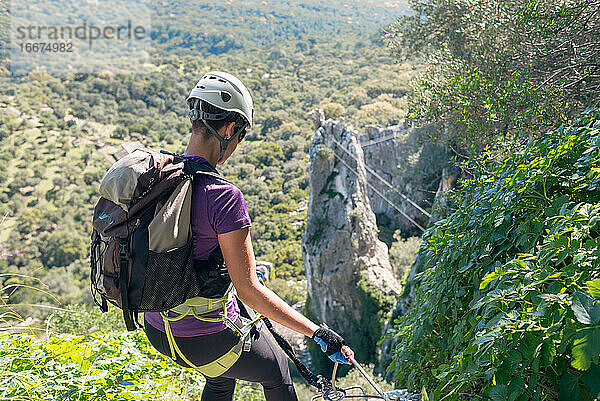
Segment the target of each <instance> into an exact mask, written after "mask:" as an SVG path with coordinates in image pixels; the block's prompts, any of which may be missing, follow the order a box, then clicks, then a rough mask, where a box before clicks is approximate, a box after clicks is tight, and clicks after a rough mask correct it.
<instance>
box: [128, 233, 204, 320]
mask: <svg viewBox="0 0 600 401" xmlns="http://www.w3.org/2000/svg"><path fill="white" fill-rule="evenodd" d="M199 292H200V287H199V283H198V277H197V275H196V272H195V270H194V259H193V245H192V240H191V238H190V240H189V241H188V243H187V244H186V245H185V246H183V247H181V248H176V249H173V250H170V251H167V252H160V253H157V252H153V251H148V261H147V265H146V274H145V285H144V289H143V291H142V296H141V299H140V303H139V306H138V310H141V311H162V310H167V309H170V308H173V307H175V306H177V305H180V304H182V303H183V302H185V300H186V299H188V298H193V297H195V296H197V295H198V293H199Z"/></svg>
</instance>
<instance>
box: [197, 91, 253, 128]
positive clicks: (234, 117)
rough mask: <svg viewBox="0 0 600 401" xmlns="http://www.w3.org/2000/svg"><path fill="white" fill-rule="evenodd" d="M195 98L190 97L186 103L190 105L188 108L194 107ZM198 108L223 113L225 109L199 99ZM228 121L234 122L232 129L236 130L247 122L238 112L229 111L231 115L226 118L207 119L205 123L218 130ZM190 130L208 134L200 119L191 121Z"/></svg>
mask: <svg viewBox="0 0 600 401" xmlns="http://www.w3.org/2000/svg"><path fill="white" fill-rule="evenodd" d="M195 101H196V99H190V100H189V102H188V104H189V106H190V110H191V109H192V108H193V107H194V103H195ZM200 110H202V111H205V112H207V113H225V112H226V111H225V110H223V109H221V108H219V107H216V106H213V105H212V104H210V103H208V102H205V101H204V100H200ZM229 122H234V123H235V126H234V127H233V131H234V132H237V130H238V129H239V128H240V127H242V126H244V125H246V124H247V123H248V122H247V121H246V118H245V117H244V116H243V115H241V114H239V113H231V115H230V116H229V117H228V118H225V119H223V120H210V121H207V123H209V124H210V125H211V127H213V128H214V129H215V131H218V130H220V129H221V128H223V126H224V125H225V124H227V123H229ZM192 130H193V132H202V133H203V134H204V135H207V134H210V133H209V132H208V130H207V129H206V127H205V126H204V123H203V122H202V120H201V119H197V120H194V121H192Z"/></svg>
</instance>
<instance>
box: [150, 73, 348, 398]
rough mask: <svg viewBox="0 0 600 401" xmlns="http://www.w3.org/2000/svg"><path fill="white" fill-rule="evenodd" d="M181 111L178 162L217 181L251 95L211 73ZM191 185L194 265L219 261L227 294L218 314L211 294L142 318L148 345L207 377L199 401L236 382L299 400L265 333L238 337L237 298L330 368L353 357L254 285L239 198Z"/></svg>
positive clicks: (216, 187) (200, 179)
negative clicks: (184, 138)
mask: <svg viewBox="0 0 600 401" xmlns="http://www.w3.org/2000/svg"><path fill="white" fill-rule="evenodd" d="M187 103H188V105H189V107H190V112H189V115H190V119H191V121H192V135H191V138H190V141H189V143H188V146H187V149H186V152H185V156H184V157H186V158H188V159H191V160H192V161H194V162H196V163H199V164H203V165H205V166H209V167H210V169H211V170H212V171H213V172H214V173H217V170H216V169H215V167H216V166H219V165H222V164H223V163H225V161H227V159H228V158H229V157H230V156H231V154H232V153H233V152H234V151H235V149H236V147H237V145H238V143H239V142H240V141H241V140H242V139H243V138H244V136H245V134H246V128H249V127H251V126H252V118H253V112H254V110H253V102H252V98H251V96H250V93H249V92H248V90H247V89H246V87H245V86H244V84H243V83H242V82H241V81H240V80H239V79H237V78H236V77H234V76H233V75H231V74H227V73H224V72H218V71H213V72H209V73H207V74H205V75H204V76H203V77H202V79H200V81H199V82H198V83H197V84H196V86H195V87H194V88H193V89H192V91H191V93H190V96H189V97H188V99H187ZM193 185H194V187H193V195H192V202H193V207H192V232H193V241H194V260H195V261H196V262H197V263H205V264H206V263H212V262H206V261H214V260H217V259H219V257H220V256H221V254H222V259H223V260H224V262H225V265H226V269H227V270H226V272H227V273H228V275H227V274H225V275H221V276H219V277H221V280H222V283H221V284H225V285H222V286H221V287H222V288H226V287H229V291H227V290H226V291H221V292H220V293H219V294H218V295H217V296H216V297H218V298H219V302H222V303H221V304H220V305H219V306H217V307H211V306H210V305H209V306H207V305H208V304H207V303H206V302H207V298H215V296H214V294H211V295H206V294H200V295H203V296H204V297H205V298H198V299H196V298H194V300H196V301H194V302H196V303H188V302H187V301H186V304H185V305H182V307H183V308H179V307H178V308H175V309H174V310H171V311H170V312H169V313H146V314H145V331H146V334H147V336H148V339H149V340H150V342H151V344H152V345H153V346H154V347H155V348H156V349H158V350H159V351H160V352H161V353H163V354H165V355H168V356H170V357H172V358H173V359H174V360H176V362H177V363H179V364H180V365H182V366H186V367H196V368H197V369H198V370H199V371H200V372H201V373H202V374H204V375H205V377H206V386H205V387H204V391H203V393H202V400H211V401H215V400H218V401H220V400H232V399H233V392H234V389H235V380H236V379H243V380H247V381H252V382H258V383H261V384H262V386H263V389H264V394H265V398H266V400H267V401H274V400H278V401H281V400H284V401H285V400H297V397H296V394H295V391H294V387H293V384H292V380H291V377H290V372H289V370H288V363H287V359H286V357H285V354H284V353H283V352H282V351H281V350H280V349H279V348H278V347H277V346H276V345H274V344H273V343H272V342H271V340H270V339H269V338H268V337H267V336H266V335H265V333H264V332H263V331H256V330H252V335H248V333H249V331H248V330H246V331H243V330H242V331H240V330H239V328H240V327H241V326H243V324H242V323H241V322H242V317H241V316H240V314H241V313H243V311H242V312H241V311H240V305H239V304H238V302H237V300H236V297H237V298H239V300H241V301H242V302H243V303H244V304H245V305H248V306H249V307H250V308H252V309H253V310H255V311H257V312H258V313H260V314H262V315H264V316H266V317H268V318H270V319H272V320H274V321H277V322H279V323H281V324H282V325H284V326H286V327H288V328H290V329H292V330H294V331H297V332H298V333H301V334H304V335H306V336H308V337H311V338H313V339H314V340H315V341H316V342H317V343H318V344H319V345H320V346H321V349H322V350H323V352H325V353H326V354H327V355H328V356H329V357H330V358H331V359H332V360H333V361H337V362H341V363H348V359H347V358H349V357H351V356H353V352H352V350H351V349H350V348H349V347H348V346H346V345H345V344H344V340H343V339H342V337H340V336H339V335H338V334H336V333H335V332H334V331H332V330H330V329H328V328H327V327H326V326H324V325H323V326H318V325H316V324H315V323H313V322H312V321H310V320H309V319H307V318H306V317H304V316H303V315H302V314H300V313H298V312H297V311H296V310H294V309H293V308H291V307H290V306H289V305H287V304H286V303H285V302H284V301H283V300H282V299H281V298H279V297H278V296H277V295H276V294H275V293H274V292H272V291H271V290H269V289H268V288H267V287H265V286H263V285H262V284H261V283H260V281H259V279H258V277H257V274H256V262H255V259H254V251H253V250H252V241H251V239H250V226H251V222H250V217H249V215H248V211H247V209H246V203H245V200H244V197H243V195H242V193H241V192H240V190H239V189H238V188H237V187H235V186H234V185H232V184H230V183H229V182H227V181H225V180H224V179H221V178H219V177H217V176H210V175H197V176H196V178H195V179H194V184H193ZM219 251H220V252H219ZM215 255H216V256H215ZM202 261H204V262H202ZM215 263H216V262H215ZM230 283H233V286H231V285H229V286H228V284H230ZM217 287H219V286H217ZM232 287H233V288H235V291H233V290H232ZM198 302H199V303H198ZM211 305H212V304H211ZM189 311H191V312H192V313H187V312H189ZM203 311H204V312H205V313H202V312H203ZM244 333H246V335H245V334H244ZM243 344H245V345H246V351H244V352H242V351H241V350H242V348H243ZM248 348H249V349H248Z"/></svg>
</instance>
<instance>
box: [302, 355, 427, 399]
mask: <svg viewBox="0 0 600 401" xmlns="http://www.w3.org/2000/svg"><path fill="white" fill-rule="evenodd" d="M349 359H350V362H352V365H353V366H355V367H356V368H357V369H358V371H359V372H360V373H361V374H362V375H363V377H364V378H365V379H366V380H367V381H368V382H369V384H370V385H371V386H373V388H374V389H375V391H376V392H377V395H371V394H367V393H366V391H365V389H363V388H362V387H361V386H349V387H345V388H338V387H336V386H335V376H336V373H337V368H338V363H337V362H336V363H335V364H334V365H333V373H332V375H331V381H329V380H327V381H326V385H323V386H322V387H321V388H320V389H319V394H317V395H315V396H313V397H312V398H311V401H316V400H323V401H341V400H344V399H346V398H352V399H362V400H365V401H368V400H370V399H378V400H384V401H420V400H421V395H420V394H410V393H409V392H408V391H407V390H392V391H387V392H385V393H384V392H383V390H381V388H380V387H379V386H378V385H377V383H375V381H373V379H372V378H371V377H370V376H369V375H368V374H367V372H366V371H365V370H364V369H363V368H362V366H360V364H359V363H358V362H356V360H355V359H354V358H352V357H350V358H349Z"/></svg>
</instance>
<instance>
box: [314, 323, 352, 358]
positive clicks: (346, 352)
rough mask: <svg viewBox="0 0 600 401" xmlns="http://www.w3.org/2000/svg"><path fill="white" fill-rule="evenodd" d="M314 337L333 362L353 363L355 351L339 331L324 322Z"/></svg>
mask: <svg viewBox="0 0 600 401" xmlns="http://www.w3.org/2000/svg"><path fill="white" fill-rule="evenodd" d="M312 338H313V340H315V342H316V343H317V344H319V346H320V347H321V351H323V352H324V353H325V355H327V357H328V358H329V359H331V360H332V361H333V362H337V363H345V364H351V362H350V358H354V351H352V349H350V347H348V346H347V345H346V342H345V341H344V339H343V338H342V336H340V335H339V334H338V333H336V332H335V331H333V330H331V329H330V328H329V327H327V326H326V325H324V324H322V325H321V327H319V328H318V329H317V331H315V333H314V334H313V336H312Z"/></svg>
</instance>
